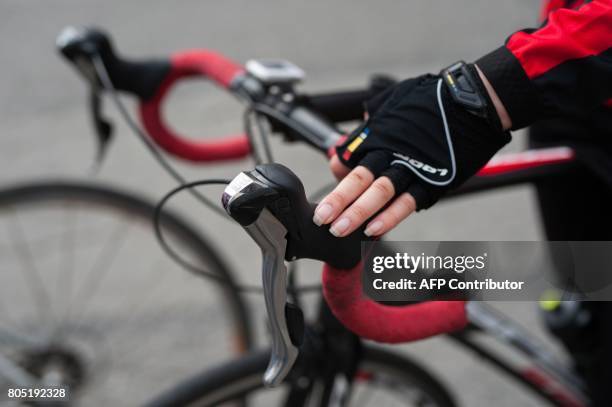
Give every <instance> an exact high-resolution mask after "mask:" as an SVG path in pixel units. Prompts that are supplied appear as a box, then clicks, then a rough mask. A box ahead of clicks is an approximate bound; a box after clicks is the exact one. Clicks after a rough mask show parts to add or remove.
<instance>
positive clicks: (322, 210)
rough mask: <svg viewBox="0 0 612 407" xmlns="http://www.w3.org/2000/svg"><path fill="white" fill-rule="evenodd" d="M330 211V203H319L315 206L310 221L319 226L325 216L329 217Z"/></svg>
mask: <svg viewBox="0 0 612 407" xmlns="http://www.w3.org/2000/svg"><path fill="white" fill-rule="evenodd" d="M331 213H332V207H331V205H330V204H326V203H324V204H321V205H319V206H317V209H315V212H314V216H313V217H312V221H313V222H314V223H315V225H317V226H321V225H322V224H323V223H325V221H326V220H327V218H329V215H331Z"/></svg>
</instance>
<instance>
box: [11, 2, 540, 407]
mask: <svg viewBox="0 0 612 407" xmlns="http://www.w3.org/2000/svg"><path fill="white" fill-rule="evenodd" d="M538 8H539V2H538V1H536V0H514V1H512V2H509V1H501V0H494V1H491V0H461V1H456V0H438V1H429V2H425V1H404V2H398V1H376V2H373V1H362V0H337V1H271V0H270V1H247V0H243V1H238V0H226V1H223V2H220V1H193V0H190V1H186V0H185V1H180V2H165V1H159V0H148V1H144V0H138V1H121V2H120V1H93V0H80V1H77V0H73V1H67V0H55V1H52V2H51V1H40V0H39V1H22V0H3V1H2V2H1V3H0V72H2V75H1V76H0V163H1V164H0V165H1V167H0V185H9V184H14V183H17V182H20V181H27V180H31V179H41V178H71V179H84V178H86V177H87V176H88V175H87V174H88V169H89V166H90V165H91V163H92V158H93V155H94V147H95V144H94V141H95V140H94V138H93V135H92V129H91V128H90V123H89V120H88V116H87V105H86V102H87V100H86V96H87V92H86V91H87V89H86V87H85V86H84V84H83V82H82V81H81V79H80V78H79V77H78V76H77V75H76V74H75V72H74V71H73V70H72V69H71V68H70V67H69V66H68V65H67V64H66V63H64V61H62V60H61V59H60V58H59V56H58V55H57V53H56V51H55V49H54V41H55V37H56V35H57V34H58V33H59V31H60V30H61V28H62V27H64V26H65V25H69V24H79V25H96V26H99V27H103V28H104V29H106V30H108V31H109V32H110V33H111V34H112V37H113V38H114V40H115V44H116V47H117V49H118V50H119V52H120V53H121V54H122V55H124V56H129V57H134V58H136V57H147V56H165V55H169V54H170V53H172V52H173V51H176V50H181V49H185V48H191V47H204V48H212V49H217V50H220V51H221V52H223V53H225V54H226V55H228V56H229V57H231V58H232V59H234V60H237V61H245V60H247V59H248V58H251V57H281V58H286V59H289V60H291V61H293V62H294V63H296V64H297V65H299V66H300V67H302V68H303V69H304V70H305V71H306V73H307V80H306V81H305V83H304V85H302V88H301V89H303V90H307V91H317V90H323V91H326V90H332V89H342V88H351V87H360V86H363V85H364V84H366V83H367V79H368V77H369V75H371V74H372V73H375V72H383V73H389V74H393V75H395V76H397V77H398V78H404V77H409V76H411V75H416V74H420V73H424V72H426V71H433V72H437V71H438V70H439V69H440V68H441V67H443V66H446V65H448V64H449V63H451V62H454V61H456V60H459V59H464V60H466V61H471V60H473V59H474V58H476V57H478V56H480V55H482V54H484V53H485V52H487V51H489V50H491V49H493V48H495V47H497V46H499V45H500V44H502V42H503V41H504V39H505V37H506V36H507V35H508V34H510V33H511V32H513V31H515V30H517V29H520V28H524V27H528V26H532V25H534V24H535V22H536V19H537V14H538ZM130 102H131V101H130ZM108 107H109V108H107V109H106V110H107V112H108V113H109V114H110V116H111V117H114V118H115V120H114V121H115V125H116V137H115V142H114V143H112V145H111V147H110V149H109V151H108V157H107V159H106V160H105V162H104V164H103V167H102V170H101V172H100V173H99V174H98V175H97V180H98V181H102V182H106V183H110V184H112V185H118V186H121V187H123V188H126V189H129V190H133V191H137V192H138V193H141V194H144V195H146V196H148V197H150V198H151V199H157V198H159V197H160V196H161V195H162V194H163V193H164V192H165V191H167V190H169V189H170V188H171V187H172V186H173V185H174V184H173V182H172V180H171V179H170V178H169V177H168V176H167V175H166V174H165V173H164V172H163V171H162V170H161V168H160V167H159V166H158V165H157V164H156V163H155V162H154V161H153V159H152V158H151V157H150V156H149V155H148V154H147V152H146V151H145V149H144V148H143V147H142V146H141V144H140V142H139V141H138V140H137V139H136V138H135V136H134V135H133V134H131V133H130V132H129V130H128V129H127V127H126V126H125V124H124V123H123V122H121V120H120V119H118V118H117V115H116V114H115V112H114V110H113V109H112V107H111V106H110V105H108ZM240 113H241V110H240V107H239V106H238V105H237V104H236V102H235V101H234V100H232V98H231V97H229V96H227V95H224V94H222V93H221V92H220V91H218V90H217V89H215V88H214V87H212V86H210V85H209V84H205V83H202V82H193V85H189V86H181V87H179V88H177V89H176V91H175V92H174V93H173V94H172V98H171V101H170V104H169V105H168V107H167V115H168V117H169V120H170V122H171V123H173V125H174V126H175V127H176V128H177V129H179V130H181V131H183V132H186V133H189V134H193V135H202V136H206V135H220V134H224V133H228V132H233V131H239V130H240V116H239V114H240ZM523 142H524V137H523V134H522V133H517V134H516V135H515V140H514V142H513V143H512V145H511V146H510V147H509V148H511V149H519V148H521V147H522V145H523ZM273 146H274V151H275V157H276V159H277V161H279V162H281V163H285V164H287V165H289V166H290V167H291V168H292V169H293V170H294V171H295V172H296V173H297V174H298V175H299V176H300V177H301V178H302V179H303V180H304V183H305V184H306V186H307V189H308V190H311V191H312V190H314V189H315V188H316V187H318V186H321V185H323V184H324V183H325V182H329V181H330V180H331V175H330V174H329V172H328V170H327V167H326V163H325V160H324V159H323V157H320V156H318V155H317V154H315V153H313V152H311V151H309V150H308V148H306V147H304V146H299V145H286V144H282V143H281V142H280V141H279V140H273ZM174 163H175V164H176V165H177V166H178V167H179V168H180V170H181V171H182V172H183V173H184V174H185V176H186V177H187V178H188V179H198V178H205V177H213V176H223V177H228V178H229V177H232V176H233V175H235V174H236V173H237V172H238V171H240V170H241V169H248V168H250V167H251V166H252V163H251V162H249V161H241V162H237V163H231V164H222V165H217V164H215V165H201V166H196V165H189V164H185V163H182V162H178V161H174ZM214 193H218V191H215V192H213V195H214ZM215 199H216V198H215ZM183 201H184V202H183ZM534 202H535V201H534V196H533V192H532V190H531V188H529V187H519V188H511V189H507V190H503V191H499V192H495V193H489V194H486V195H478V196H472V197H469V198H463V199H460V200H455V201H453V202H449V203H442V204H439V205H438V206H436V207H435V208H434V209H432V210H430V211H427V212H426V213H419V214H417V215H415V216H413V217H412V218H411V219H410V220H408V221H407V222H405V223H404V224H403V225H402V226H401V227H400V228H398V229H397V230H396V231H395V232H393V234H392V238H395V239H401V240H411V239H412V240H417V239H418V240H420V239H423V240H537V239H541V238H542V234H541V227H540V223H539V220H538V217H537V211H536V208H535V205H534ZM176 209H179V210H181V211H182V214H183V215H184V216H185V217H187V218H189V219H190V221H191V222H192V223H193V224H194V226H196V227H198V228H201V229H202V230H204V231H205V233H207V234H208V236H210V237H212V238H214V239H215V240H216V243H217V246H219V247H221V248H222V249H223V251H224V254H225V256H226V257H227V259H228V261H229V262H230V263H231V265H232V266H233V267H234V268H235V270H236V271H237V273H238V274H239V275H240V278H241V279H242V280H243V281H249V282H251V283H258V281H259V275H258V267H259V257H258V253H257V249H256V248H255V247H254V245H253V244H252V243H251V242H250V241H249V240H248V238H247V237H246V236H245V235H243V233H242V232H241V231H240V230H239V229H238V228H237V227H235V226H233V225H230V224H228V222H227V221H226V220H224V219H220V218H219V217H217V216H216V215H214V214H212V213H210V212H209V211H207V210H205V209H202V208H200V207H199V206H198V205H197V204H195V203H193V202H191V201H190V199H189V198H185V199H184V200H182V201H181V202H180V203H179V204H178V205H177V206H176ZM152 247H154V246H152ZM307 268H308V270H309V272H308V273H306V272H305V273H304V274H307V277H308V278H307V280H310V281H316V280H317V279H318V277H319V271H318V269H317V267H316V266H315V265H307ZM134 295H136V296H137V295H140V294H139V293H134ZM157 295H163V293H162V294H159V293H158V294H157ZM250 302H251V304H252V306H253V309H255V310H257V313H258V315H257V322H258V323H257V325H258V330H259V334H260V343H261V344H263V343H266V339H265V338H266V337H265V334H264V332H263V331H264V329H263V321H264V319H263V313H262V309H263V301H262V300H261V298H259V297H252V298H250ZM496 306H498V307H499V308H500V309H502V310H504V311H505V312H507V313H508V314H510V315H512V316H514V317H516V318H517V319H518V320H519V321H521V323H523V324H524V325H526V326H528V327H529V328H530V329H533V330H534V331H535V332H537V333H538V335H540V336H542V337H543V338H544V339H545V340H548V339H547V337H546V334H545V333H544V332H542V331H541V330H540V328H539V324H538V318H537V314H536V312H535V311H536V310H535V305H534V304H527V303H511V304H508V303H506V304H496ZM216 323H218V324H222V323H223V322H222V321H220V320H216ZM206 329H207V331H206V332H212V331H215V330H216V329H221V328H219V327H217V326H207V327H206ZM185 330H188V328H185ZM182 331H183V329H181V328H180V327H178V328H177V329H175V330H173V331H172V332H168V331H165V332H159V333H158V334H159V335H163V336H168V337H174V338H180V336H181V335H182ZM135 334H137V333H135ZM401 349H402V351H405V352H408V353H409V354H411V355H412V356H413V357H415V358H417V359H419V360H422V361H423V362H424V363H426V364H427V365H428V366H429V367H430V368H431V369H432V370H433V371H435V372H436V373H439V374H440V375H441V376H442V377H443V378H444V380H445V381H446V382H447V383H448V384H449V385H450V386H451V388H453V389H454V390H455V392H456V394H457V395H458V397H459V400H460V401H461V402H462V405H465V406H491V405H495V406H516V405H528V406H536V405H539V404H538V402H537V400H534V399H532V398H530V397H528V396H526V395H525V394H524V392H523V391H522V390H521V389H520V388H519V387H517V386H515V385H514V384H512V383H509V382H507V381H505V380H504V378H502V377H500V376H499V375H497V374H491V369H489V368H488V367H487V366H485V365H483V364H482V363H480V362H479V361H478V360H477V359H475V358H473V357H472V356H470V355H467V354H465V353H463V352H460V350H459V349H457V348H456V347H454V346H453V345H452V344H449V343H448V342H447V341H445V340H444V339H433V340H428V341H424V342H421V343H417V344H413V345H406V346H402V347H401ZM205 353H206V354H211V355H212V354H214V349H208V350H206V352H205ZM146 357H147V358H150V359H151V360H153V363H151V364H150V366H149V367H147V369H155V366H156V364H155V362H154V361H155V359H156V358H159V359H161V358H168V359H172V358H173V354H172V352H170V353H165V354H164V355H159V354H157V355H155V354H152V355H147V356H146ZM213 359H214V358H212V357H211V359H210V360H208V359H206V358H198V359H193V360H190V359H189V358H188V357H185V358H183V359H180V363H182V364H185V363H192V364H193V366H190V367H189V369H187V371H191V372H195V371H199V370H201V369H203V368H205V367H206V366H208V365H209V363H210V361H211V360H213ZM177 360H178V359H177ZM176 363H177V364H178V363H179V362H176ZM141 368H142V367H139V366H138V365H135V366H133V367H131V369H134V371H133V373H134V374H136V375H138V374H139V371H140V370H139V369H141ZM160 375H161V376H164V374H163V373H161V374H160ZM175 376H176V375H174V376H172V375H169V376H167V377H166V378H167V379H168V380H167V381H168V383H171V382H172V381H173V380H175V379H178V377H175ZM150 386H151V388H153V389H157V386H156V385H154V384H153V383H151V384H150ZM94 405H95V403H94Z"/></svg>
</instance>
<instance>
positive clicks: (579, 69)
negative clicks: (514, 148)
mask: <svg viewBox="0 0 612 407" xmlns="http://www.w3.org/2000/svg"><path fill="white" fill-rule="evenodd" d="M476 64H477V65H478V67H479V68H480V69H481V70H482V71H483V73H484V74H485V76H486V77H487V79H488V80H489V81H490V82H491V84H492V86H493V88H494V89H495V91H496V92H497V94H498V96H499V97H500V99H501V100H502V102H503V103H504V106H505V107H506V110H507V111H508V114H509V115H510V118H511V119H512V123H513V129H519V128H522V127H525V126H527V125H529V124H531V123H533V122H534V121H536V120H539V119H543V118H551V117H557V116H568V115H569V116H575V117H586V115H587V114H588V113H589V112H590V111H592V110H594V109H595V108H597V107H599V106H601V105H602V104H604V103H608V104H609V99H610V98H612V0H594V1H591V2H589V3H587V4H584V5H583V6H581V7H580V8H578V9H559V10H556V11H554V12H552V13H550V14H549V15H548V20H547V21H546V22H545V23H544V25H543V26H542V27H540V28H539V29H529V30H523V31H519V32H516V33H514V34H513V35H511V36H510V37H509V38H508V40H507V41H506V44H505V45H504V46H502V47H500V48H498V49H496V50H495V51H493V52H491V53H489V54H487V55H485V56H484V57H482V58H481V59H479V60H478V61H476ZM611 114H612V113H611Z"/></svg>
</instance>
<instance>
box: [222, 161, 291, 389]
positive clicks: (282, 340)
mask: <svg viewBox="0 0 612 407" xmlns="http://www.w3.org/2000/svg"><path fill="white" fill-rule="evenodd" d="M278 199H280V195H279V193H278V191H277V190H276V189H275V188H274V187H273V186H272V185H270V184H268V183H266V182H265V178H262V177H261V176H258V174H257V173H256V172H255V171H252V172H249V173H244V172H242V173H240V174H239V175H238V176H236V178H234V180H233V181H232V182H231V183H230V184H229V185H228V186H227V187H226V189H225V191H224V193H223V198H222V202H223V206H224V207H225V210H226V211H227V212H228V213H229V214H230V216H232V217H233V218H234V219H235V220H237V221H238V222H239V223H240V224H241V225H242V226H243V227H244V229H245V230H246V231H247V233H248V234H249V235H250V236H251V238H253V240H254V241H255V242H256V243H257V245H258V246H259V247H260V248H261V251H262V254H263V264H262V278H263V289H264V297H265V302H266V310H267V313H268V318H269V319H270V329H271V333H272V354H271V357H270V362H269V364H268V367H267V369H266V371H265V373H264V377H263V381H264V384H265V385H266V386H276V385H278V384H280V383H281V382H282V381H283V379H284V378H285V377H286V376H287V374H288V373H289V371H290V370H291V368H292V367H293V364H294V362H295V360H296V359H297V356H298V348H297V346H296V345H299V344H296V343H294V342H293V341H292V338H293V339H294V340H296V335H295V333H294V334H293V335H292V333H291V332H290V330H289V326H288V324H287V313H288V312H295V309H289V310H288V309H287V307H288V304H287V268H286V266H285V261H284V259H285V251H286V249H287V240H286V236H287V229H286V228H285V226H283V224H282V223H281V222H280V221H279V220H278V219H277V218H276V217H275V216H274V215H273V214H272V213H271V212H270V211H269V210H268V209H266V206H267V205H269V204H271V203H273V202H274V201H275V200H278ZM301 322H302V323H303V320H302V321H301Z"/></svg>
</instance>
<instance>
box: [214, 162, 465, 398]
mask: <svg viewBox="0 0 612 407" xmlns="http://www.w3.org/2000/svg"><path fill="white" fill-rule="evenodd" d="M222 201H223V205H224V207H225V209H226V211H227V212H228V214H229V215H230V216H231V217H232V218H234V219H235V220H236V221H237V222H239V223H240V224H241V225H242V226H243V227H244V228H245V229H246V230H247V232H248V233H249V234H250V235H251V237H252V238H253V239H254V240H255V242H256V243H257V244H258V245H259V246H260V247H261V248H262V252H263V254H264V263H263V270H262V275H263V282H264V296H265V298H266V309H267V311H268V316H269V318H270V320H271V323H270V326H271V328H272V338H273V348H272V349H273V351H272V356H271V361H270V364H269V366H268V370H267V371H266V374H265V375H264V383H266V384H267V385H270V386H273V385H276V384H278V383H280V382H281V381H282V379H283V378H284V377H285V375H286V374H287V373H288V372H289V370H290V368H291V365H292V364H293V362H294V361H295V358H296V357H297V347H298V346H299V339H300V338H298V336H299V335H296V333H295V332H296V331H298V332H299V331H300V330H301V329H303V327H302V325H303V320H301V319H300V318H299V317H296V316H295V313H294V312H293V311H290V310H291V308H288V305H287V303H286V288H287V287H286V276H285V273H286V269H285V268H284V264H282V263H283V258H282V257H283V256H284V260H287V261H293V260H297V259H301V258H309V259H315V260H320V261H323V262H325V263H326V265H325V267H324V274H323V293H324V295H325V298H326V300H327V302H328V304H329V306H330V309H331V310H332V312H333V313H334V315H335V316H336V317H337V318H338V319H339V320H340V322H342V323H343V324H344V325H345V326H346V327H347V328H348V329H350V330H351V331H353V332H354V333H356V334H357V335H359V336H361V337H363V338H366V339H372V340H375V341H379V342H386V343H398V342H410V341H415V340H419V339H424V338H427V337H430V336H434V335H439V334H443V333H447V332H451V331H454V330H458V329H460V328H462V327H464V326H465V325H466V324H467V315H466V311H465V302H464V301H447V302H440V301H431V302H426V303H420V304H416V305H409V306H403V307H393V306H388V305H382V304H379V303H376V302H374V301H373V300H371V299H369V298H367V297H364V296H363V292H362V290H361V276H360V275H361V271H362V267H361V263H360V257H361V247H360V242H361V241H362V240H366V238H365V235H363V228H360V229H358V230H357V231H355V232H353V233H352V234H351V235H349V236H346V237H343V238H336V237H334V236H333V235H331V234H330V233H329V231H328V228H329V226H322V227H318V226H316V225H315V224H314V223H313V222H312V215H313V212H314V205H313V204H310V203H309V202H308V201H307V199H306V194H305V192H304V187H303V185H302V183H301V182H300V180H299V179H298V177H297V176H296V175H295V174H293V173H292V172H291V171H290V170H289V169H288V168H286V167H284V166H282V165H280V164H268V165H260V166H257V167H256V168H255V170H253V171H249V172H243V173H240V174H239V175H238V176H237V177H236V178H234V180H233V181H232V182H231V183H230V184H229V185H228V187H227V188H226V190H225V192H224V194H223V198H222ZM281 264H282V266H281Z"/></svg>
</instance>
